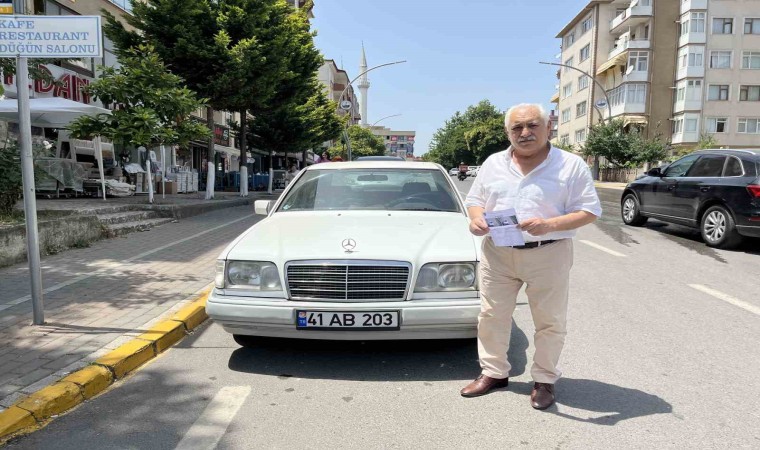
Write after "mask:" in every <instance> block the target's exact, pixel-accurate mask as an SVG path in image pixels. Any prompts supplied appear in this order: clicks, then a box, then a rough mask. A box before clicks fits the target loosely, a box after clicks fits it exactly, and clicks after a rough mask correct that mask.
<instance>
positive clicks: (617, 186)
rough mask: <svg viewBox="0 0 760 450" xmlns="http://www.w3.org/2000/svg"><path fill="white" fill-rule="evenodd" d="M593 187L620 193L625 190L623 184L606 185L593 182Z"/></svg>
mask: <svg viewBox="0 0 760 450" xmlns="http://www.w3.org/2000/svg"><path fill="white" fill-rule="evenodd" d="M594 187H597V188H602V189H611V190H613V191H622V190H623V189H625V184H624V183H617V184H608V183H600V182H598V181H595V182H594Z"/></svg>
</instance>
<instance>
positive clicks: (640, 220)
mask: <svg viewBox="0 0 760 450" xmlns="http://www.w3.org/2000/svg"><path fill="white" fill-rule="evenodd" d="M620 213H621V215H622V217H623V222H624V223H625V224H626V225H631V226H634V227H640V226H642V225H644V224H645V223H647V220H648V218H647V217H644V216H642V215H641V212H640V209H639V200H638V199H637V198H636V196H635V195H633V194H628V195H626V196H625V198H623V204H622V205H621V208H620Z"/></svg>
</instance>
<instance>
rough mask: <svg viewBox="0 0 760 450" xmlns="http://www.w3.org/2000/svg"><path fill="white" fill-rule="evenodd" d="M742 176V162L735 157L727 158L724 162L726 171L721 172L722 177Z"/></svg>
mask: <svg viewBox="0 0 760 450" xmlns="http://www.w3.org/2000/svg"><path fill="white" fill-rule="evenodd" d="M742 175H744V169H743V168H742V162H741V160H740V159H739V158H737V157H736V156H729V157H728V161H726V169H725V170H724V172H723V176H724V177H740V176H742Z"/></svg>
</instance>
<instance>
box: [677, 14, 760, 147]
mask: <svg viewBox="0 0 760 450" xmlns="http://www.w3.org/2000/svg"><path fill="white" fill-rule="evenodd" d="M679 3H680V14H681V15H680V18H679V38H678V53H677V56H676V64H677V71H676V75H675V82H674V88H675V91H676V99H675V102H674V104H673V126H672V135H671V140H672V142H673V144H674V145H679V146H691V145H694V144H695V143H697V142H698V141H699V140H700V138H701V136H705V135H708V136H712V137H713V138H714V139H715V140H716V141H717V143H718V145H720V146H725V147H733V148H740V147H760V1H757V0H710V1H708V0H681V1H679Z"/></svg>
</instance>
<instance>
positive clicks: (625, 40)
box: [607, 33, 652, 60]
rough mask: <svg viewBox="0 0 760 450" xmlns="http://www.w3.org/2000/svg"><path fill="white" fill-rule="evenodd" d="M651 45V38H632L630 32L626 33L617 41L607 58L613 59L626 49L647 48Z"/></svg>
mask: <svg viewBox="0 0 760 450" xmlns="http://www.w3.org/2000/svg"><path fill="white" fill-rule="evenodd" d="M651 46H652V43H651V42H650V41H649V39H630V33H625V34H623V35H622V36H620V38H618V40H616V41H615V44H613V46H612V49H611V50H610V53H609V54H608V55H607V59H608V60H609V59H612V58H614V57H616V56H617V55H619V54H621V53H623V52H624V51H626V50H647V49H649V48H650V47H651Z"/></svg>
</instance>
